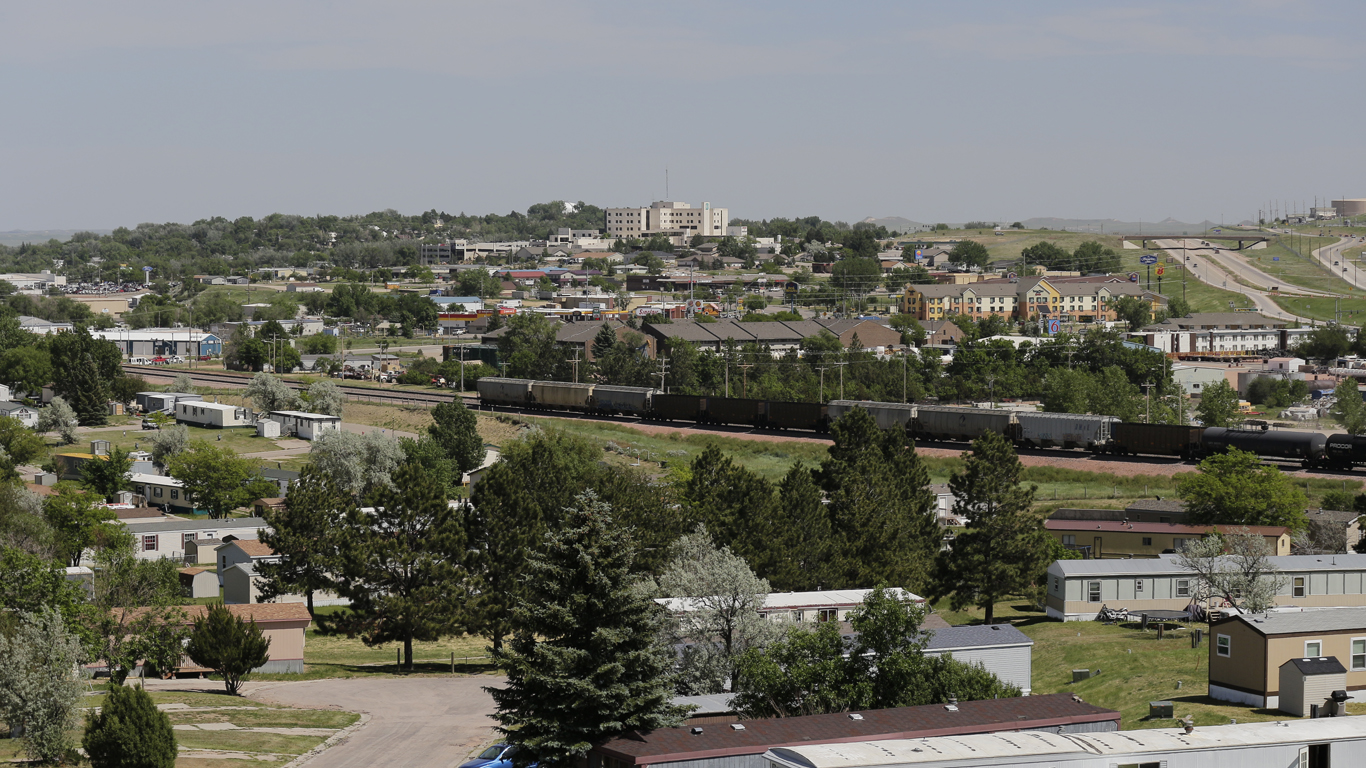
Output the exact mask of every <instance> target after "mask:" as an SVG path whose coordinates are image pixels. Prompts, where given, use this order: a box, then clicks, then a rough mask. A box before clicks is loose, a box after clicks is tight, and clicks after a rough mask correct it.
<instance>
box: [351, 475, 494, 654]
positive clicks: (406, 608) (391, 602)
mask: <svg viewBox="0 0 1366 768" xmlns="http://www.w3.org/2000/svg"><path fill="white" fill-rule="evenodd" d="M393 481H394V487H393V488H381V489H380V490H378V491H376V492H373V493H372V494H371V495H370V498H369V499H368V500H367V506H366V507H364V508H361V507H352V508H351V510H350V512H349V513H348V514H347V523H348V525H347V530H346V533H345V534H344V535H343V536H342V542H341V546H340V553H339V554H340V556H339V558H338V562H339V563H341V569H340V570H341V573H340V574H339V576H338V578H337V591H338V593H340V594H341V595H342V596H344V597H347V598H350V600H351V610H350V611H349V612H347V613H345V614H336V615H335V616H333V617H331V618H332V620H331V621H326V622H324V623H325V624H328V625H330V626H332V627H335V628H337V629H340V630H342V631H344V632H346V633H347V634H348V635H351V636H356V635H359V636H360V638H361V640H363V641H364V642H365V644H366V645H371V646H373V645H382V644H384V643H389V642H394V641H400V642H402V643H403V664H404V666H405V667H406V668H407V669H409V670H411V669H412V668H413V641H414V640H436V639H438V638H441V637H444V636H446V635H450V634H452V633H454V632H456V631H458V630H459V629H460V627H459V625H458V623H457V616H458V613H459V611H458V610H457V609H458V606H460V605H461V604H462V603H463V602H464V601H465V599H466V592H467V590H468V579H467V578H466V571H465V569H464V562H465V553H466V548H467V545H466V534H465V528H464V525H463V522H462V520H461V515H460V513H459V511H458V510H456V509H453V508H451V506H450V505H449V504H447V502H446V497H445V496H444V495H443V494H442V492H441V488H440V487H439V486H438V485H437V484H436V483H434V482H432V480H431V478H428V477H427V476H426V474H425V473H424V472H423V471H422V468H421V467H418V466H416V465H413V464H404V465H403V466H401V467H399V468H398V470H397V471H396V472H394V475H393Z"/></svg>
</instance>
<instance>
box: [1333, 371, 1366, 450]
mask: <svg viewBox="0 0 1366 768" xmlns="http://www.w3.org/2000/svg"><path fill="white" fill-rule="evenodd" d="M1333 418H1335V419H1337V420H1338V422H1339V423H1340V424H1342V428H1343V429H1345V430H1347V433H1348V434H1350V435H1359V434H1361V433H1362V432H1366V402H1362V399H1361V390H1360V389H1359V388H1358V386H1357V380H1356V379H1354V378H1352V377H1351V376H1347V377H1345V378H1343V380H1342V382H1341V383H1339V384H1338V385H1337V387H1336V388H1335V389H1334V390H1333Z"/></svg>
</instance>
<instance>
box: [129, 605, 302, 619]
mask: <svg viewBox="0 0 1366 768" xmlns="http://www.w3.org/2000/svg"><path fill="white" fill-rule="evenodd" d="M225 607H226V608H227V609H228V612H229V613H231V614H232V615H233V616H236V617H237V618H240V619H246V620H248V621H255V622H256V623H258V624H267V623H275V622H285V621H311V620H312V616H310V615H309V613H308V606H307V605H305V604H304V603H238V604H234V605H228V606H225ZM179 609H180V610H181V611H183V612H184V614H185V623H186V624H191V623H193V622H194V621H196V620H198V619H202V618H204V617H205V616H207V615H209V606H207V605H182V606H179ZM150 610H153V609H151V608H133V609H132V610H131V611H129V613H131V614H133V615H134V616H138V615H141V614H143V613H146V612H147V611H150ZM123 612H124V609H123V608H115V609H113V613H114V615H116V616H118V615H121V614H123Z"/></svg>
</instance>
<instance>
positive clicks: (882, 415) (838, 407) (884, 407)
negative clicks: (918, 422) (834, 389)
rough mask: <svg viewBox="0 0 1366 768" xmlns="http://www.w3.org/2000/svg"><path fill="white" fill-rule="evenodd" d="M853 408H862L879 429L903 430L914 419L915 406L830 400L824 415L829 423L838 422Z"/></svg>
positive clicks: (867, 401) (866, 401)
mask: <svg viewBox="0 0 1366 768" xmlns="http://www.w3.org/2000/svg"><path fill="white" fill-rule="evenodd" d="M855 408H862V409H863V410H865V411H867V412H868V413H869V415H871V416H872V417H873V420H874V421H876V422H877V425H878V428H879V429H891V428H892V427H902V428H905V426H906V425H907V424H910V423H911V420H912V419H914V418H915V406H914V405H910V404H908V403H875V402H872V401H869V400H832V401H830V408H829V409H828V410H827V411H826V415H827V416H829V417H830V421H832V422H834V421H838V420H839V418H840V417H841V416H844V415H845V414H847V413H849V412H850V411H852V410H853V409H855Z"/></svg>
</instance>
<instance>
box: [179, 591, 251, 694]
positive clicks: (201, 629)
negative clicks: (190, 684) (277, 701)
mask: <svg viewBox="0 0 1366 768" xmlns="http://www.w3.org/2000/svg"><path fill="white" fill-rule="evenodd" d="M185 655H187V656H189V657H190V660H191V661H193V662H194V663H196V664H198V665H199V666H201V667H207V668H209V669H212V670H213V671H214V672H217V673H218V674H219V675H220V676H221V677H222V678H223V685H224V687H226V688H227V690H228V694H229V695H230V696H236V695H238V692H239V691H241V690H242V683H243V682H244V681H245V680H246V677H247V675H249V674H251V671H252V670H253V669H256V668H257V667H259V666H262V665H263V664H265V663H266V662H267V661H268V660H269V659H270V638H268V637H266V636H265V635H264V634H262V632H261V628H260V627H258V626H256V621H255V620H254V619H253V620H251V621H245V620H243V619H242V618H241V617H239V616H234V615H232V612H231V611H229V610H228V609H227V608H226V607H225V606H224V605H223V604H222V603H215V604H213V605H210V606H209V612H208V614H206V615H205V616H204V618H202V619H196V620H195V623H194V630H193V631H192V632H191V633H190V642H189V643H188V644H186V646H185Z"/></svg>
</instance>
